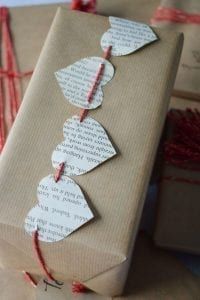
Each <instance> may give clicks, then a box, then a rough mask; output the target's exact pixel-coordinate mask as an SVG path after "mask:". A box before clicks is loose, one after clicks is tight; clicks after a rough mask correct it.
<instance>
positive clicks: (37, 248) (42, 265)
mask: <svg viewBox="0 0 200 300" xmlns="http://www.w3.org/2000/svg"><path fill="white" fill-rule="evenodd" d="M33 247H34V250H35V254H36V256H37V259H38V263H39V265H40V268H41V270H42V271H43V273H44V275H46V277H47V278H48V279H49V280H52V281H56V280H55V278H54V277H53V276H52V275H51V273H50V272H49V271H48V268H47V266H46V263H45V260H44V258H43V255H42V251H41V249H40V245H39V239H38V231H37V230H36V231H35V232H34V233H33Z"/></svg>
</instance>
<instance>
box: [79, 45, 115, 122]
mask: <svg viewBox="0 0 200 300" xmlns="http://www.w3.org/2000/svg"><path fill="white" fill-rule="evenodd" d="M111 50H112V46H109V47H108V48H107V49H106V50H105V52H104V54H103V58H105V59H109V58H110V56H111ZM104 69H105V65H104V63H101V64H100V65H99V68H98V70H97V73H96V76H95V78H94V82H93V84H92V87H91V89H90V91H89V93H88V95H87V101H88V102H89V103H91V102H92V99H93V96H94V94H95V93H96V90H97V88H98V85H99V83H100V80H101V77H102V75H103V72H104ZM88 111H89V110H88V109H81V112H80V122H83V120H84V119H85V117H86V116H87V114H88Z"/></svg>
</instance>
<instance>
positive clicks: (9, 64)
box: [0, 7, 32, 151]
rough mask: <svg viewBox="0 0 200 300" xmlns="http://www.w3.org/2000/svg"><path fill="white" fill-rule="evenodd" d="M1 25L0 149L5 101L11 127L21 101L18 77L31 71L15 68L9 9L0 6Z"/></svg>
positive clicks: (3, 129)
mask: <svg viewBox="0 0 200 300" xmlns="http://www.w3.org/2000/svg"><path fill="white" fill-rule="evenodd" d="M0 25H1V51H0V52H1V61H2V63H3V64H4V65H3V66H2V68H0V127H1V128H0V151H1V150H2V149H3V146H4V144H5V140H6V120H5V112H4V110H5V103H6V102H7V100H6V99H8V103H9V114H10V116H9V120H8V127H11V126H12V124H13V122H14V119H15V117H16V114H17V112H18V109H19V106H20V102H21V91H20V79H21V78H23V77H25V76H29V75H31V74H32V72H25V73H20V72H19V71H18V68H17V63H16V58H15V53H14V46H13V42H12V38H11V33H10V22H9V11H8V9H7V8H6V7H0ZM4 92H5V94H4Z"/></svg>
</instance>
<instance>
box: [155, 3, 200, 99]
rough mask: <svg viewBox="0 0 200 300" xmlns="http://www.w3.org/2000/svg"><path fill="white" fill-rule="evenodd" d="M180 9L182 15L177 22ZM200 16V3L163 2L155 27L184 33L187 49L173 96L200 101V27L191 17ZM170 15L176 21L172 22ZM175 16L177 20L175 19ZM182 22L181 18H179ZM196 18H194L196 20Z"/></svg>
mask: <svg viewBox="0 0 200 300" xmlns="http://www.w3.org/2000/svg"><path fill="white" fill-rule="evenodd" d="M176 10H178V11H179V12H180V13H181V14H182V15H183V16H182V20H183V19H184V17H185V19H184V21H182V20H179V21H178V19H179V18H178V12H176ZM195 15H196V16H197V15H199V16H200V1H197V0H190V1H181V0H161V2H160V7H158V9H157V11H156V10H155V14H154V16H153V18H152V24H153V25H155V26H157V27H160V28H167V29H169V30H172V31H174V30H176V31H179V32H183V33H184V47H183V53H182V56H181V61H180V65H179V70H178V74H177V78H176V82H175V86H174V95H177V96H180V97H185V98H191V99H194V100H200V51H199V48H200V39H199V38H197V37H199V35H200V24H198V23H197V22H196V23H195V22H193V21H192V16H195ZM170 16H171V17H172V18H173V19H174V20H175V19H176V20H177V21H174V20H172V19H170ZM174 16H176V17H174ZM180 19H181V18H180ZM193 19H194V17H193Z"/></svg>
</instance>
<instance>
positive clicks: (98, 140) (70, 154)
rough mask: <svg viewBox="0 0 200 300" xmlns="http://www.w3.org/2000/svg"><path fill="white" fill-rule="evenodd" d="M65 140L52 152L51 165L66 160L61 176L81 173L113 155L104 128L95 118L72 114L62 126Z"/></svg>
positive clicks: (55, 165)
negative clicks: (81, 119) (81, 120)
mask: <svg viewBox="0 0 200 300" xmlns="http://www.w3.org/2000/svg"><path fill="white" fill-rule="evenodd" d="M63 135H64V138H65V140H64V141H63V142H62V143H61V144H59V145H58V146H57V147H56V150H55V151H54V152H53V154H52V164H53V167H54V168H58V167H59V165H60V164H61V163H63V162H64V163H65V168H64V171H63V172H64V175H68V176H73V175H81V174H84V173H86V172H89V171H91V170H92V169H94V168H95V167H97V166H98V165H99V164H102V163H103V162H105V161H106V160H108V159H109V158H111V157H113V156H114V155H116V151H115V149H114V148H113V146H112V144H111V142H110V140H109V138H108V136H107V134H106V132H105V130H104V128H103V127H102V126H101V125H100V124H99V123H98V122H97V121H95V120H94V119H92V118H90V117H87V118H85V119H84V120H83V122H80V117H78V116H73V117H72V118H70V119H68V120H67V121H66V122H65V124H64V127H63Z"/></svg>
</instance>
